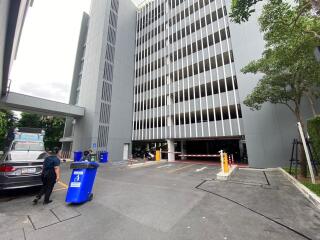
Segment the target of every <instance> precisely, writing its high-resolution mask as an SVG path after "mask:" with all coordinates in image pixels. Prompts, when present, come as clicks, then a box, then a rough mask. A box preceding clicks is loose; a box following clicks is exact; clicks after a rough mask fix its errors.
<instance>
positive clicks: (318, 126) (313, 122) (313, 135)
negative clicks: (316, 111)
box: [307, 116, 320, 161]
mask: <svg viewBox="0 0 320 240" xmlns="http://www.w3.org/2000/svg"><path fill="white" fill-rule="evenodd" d="M307 125H308V133H309V136H310V139H311V142H312V147H313V149H314V152H315V155H316V156H315V157H316V159H317V160H318V161H320V116H317V117H314V118H312V119H310V120H308V123H307Z"/></svg>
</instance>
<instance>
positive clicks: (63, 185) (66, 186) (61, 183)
mask: <svg viewBox="0 0 320 240" xmlns="http://www.w3.org/2000/svg"><path fill="white" fill-rule="evenodd" d="M58 183H59V184H60V185H61V186H62V187H65V188H68V187H69V186H68V185H67V184H65V183H64V182H61V181H59V182H58Z"/></svg>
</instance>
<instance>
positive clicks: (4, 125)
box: [0, 109, 17, 150]
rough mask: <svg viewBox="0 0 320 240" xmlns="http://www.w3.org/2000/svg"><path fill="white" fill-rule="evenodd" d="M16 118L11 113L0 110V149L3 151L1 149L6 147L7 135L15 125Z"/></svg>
mask: <svg viewBox="0 0 320 240" xmlns="http://www.w3.org/2000/svg"><path fill="white" fill-rule="evenodd" d="M16 122H17V118H16V117H15V115H14V114H13V112H12V111H8V110H4V109H1V110H0V149H1V150H3V148H4V147H5V145H6V138H7V134H8V132H9V131H10V129H13V128H14V127H15V125H16Z"/></svg>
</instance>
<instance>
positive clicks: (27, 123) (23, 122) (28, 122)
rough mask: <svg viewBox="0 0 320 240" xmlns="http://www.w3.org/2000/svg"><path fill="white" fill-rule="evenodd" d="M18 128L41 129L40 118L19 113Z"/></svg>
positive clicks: (35, 115)
mask: <svg viewBox="0 0 320 240" xmlns="http://www.w3.org/2000/svg"><path fill="white" fill-rule="evenodd" d="M18 127H30V128H41V127H42V126H41V116H40V115H38V114H34V113H21V118H20V119H19V121H18Z"/></svg>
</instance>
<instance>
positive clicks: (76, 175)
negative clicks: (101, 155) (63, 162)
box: [66, 161, 99, 203]
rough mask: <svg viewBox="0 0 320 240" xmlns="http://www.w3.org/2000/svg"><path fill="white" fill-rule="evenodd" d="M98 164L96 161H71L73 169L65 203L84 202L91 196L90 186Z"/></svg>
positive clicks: (91, 186)
mask: <svg viewBox="0 0 320 240" xmlns="http://www.w3.org/2000/svg"><path fill="white" fill-rule="evenodd" d="M98 167H99V164H98V163H96V162H85V161H81V162H73V163H72V164H71V165H70V168H71V169H73V171H72V175H71V178H70V182H69V188H68V192H67V196H66V202H67V203H84V202H87V201H90V200H91V199H92V197H93V194H92V188H93V184H94V179H95V177H96V173H97V169H98Z"/></svg>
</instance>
